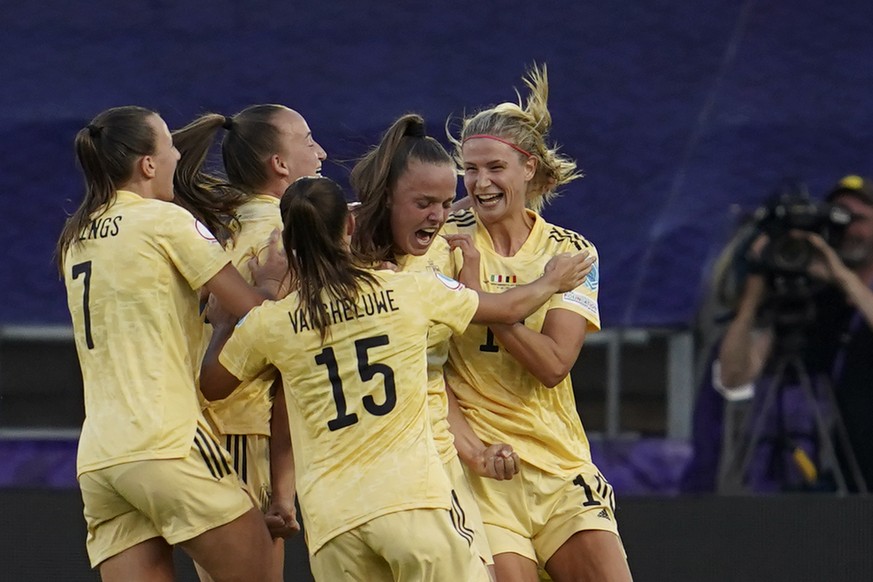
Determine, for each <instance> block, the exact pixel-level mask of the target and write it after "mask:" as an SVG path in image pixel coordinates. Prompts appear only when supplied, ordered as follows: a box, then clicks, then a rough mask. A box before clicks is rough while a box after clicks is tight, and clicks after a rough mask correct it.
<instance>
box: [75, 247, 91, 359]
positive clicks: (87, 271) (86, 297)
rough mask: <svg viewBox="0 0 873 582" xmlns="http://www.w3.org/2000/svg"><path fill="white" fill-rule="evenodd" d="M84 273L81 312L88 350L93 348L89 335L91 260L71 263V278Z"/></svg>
mask: <svg viewBox="0 0 873 582" xmlns="http://www.w3.org/2000/svg"><path fill="white" fill-rule="evenodd" d="M83 274H84V275H85V281H84V283H85V290H84V291H83V292H82V313H83V315H84V317H85V343H86V344H87V345H88V349H89V350H93V349H94V338H93V337H91V303H90V301H91V261H85V262H84V263H77V264H75V265H73V279H78V278H79V275H83Z"/></svg>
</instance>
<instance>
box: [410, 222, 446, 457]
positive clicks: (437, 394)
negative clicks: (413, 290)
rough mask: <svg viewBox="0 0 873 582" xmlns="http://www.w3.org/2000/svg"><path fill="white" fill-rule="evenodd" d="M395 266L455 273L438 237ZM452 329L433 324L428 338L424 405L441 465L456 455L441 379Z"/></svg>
mask: <svg viewBox="0 0 873 582" xmlns="http://www.w3.org/2000/svg"><path fill="white" fill-rule="evenodd" d="M397 266H398V267H400V270H402V271H404V272H410V273H414V272H422V271H433V272H435V273H444V274H447V275H449V276H452V274H453V273H455V272H457V271H458V268H456V267H455V261H454V256H453V254H452V252H451V250H450V249H449V243H447V242H446V241H445V239H443V238H441V237H437V238H436V240H434V241H433V243H431V245H430V248H429V249H428V250H427V253H426V254H424V255H422V256H420V257H417V256H414V255H405V256H402V257H398V258H397ZM451 337H452V330H451V329H449V328H448V327H446V326H444V325H439V324H436V325H433V326H431V328H430V330H429V331H428V335H427V404H428V413H429V415H430V421H431V428H432V430H433V440H434V443H435V444H436V447H437V452H439V455H440V459H442V461H443V463H448V462H449V461H451V460H452V459H453V458H455V457H456V456H457V455H458V451H457V450H455V437H454V436H453V435H452V433H451V430H450V429H449V418H448V413H449V401H448V397H447V396H446V380H445V376H443V369H444V368H445V364H446V360H448V357H449V339H450V338H451Z"/></svg>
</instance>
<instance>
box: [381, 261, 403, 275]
mask: <svg viewBox="0 0 873 582" xmlns="http://www.w3.org/2000/svg"><path fill="white" fill-rule="evenodd" d="M379 269H380V270H382V271H394V272H395V273H396V272H397V271H399V270H400V267H398V266H397V264H396V263H392V262H391V261H382V264H381V265H379Z"/></svg>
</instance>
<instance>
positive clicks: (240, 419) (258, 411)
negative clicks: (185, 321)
mask: <svg viewBox="0 0 873 582" xmlns="http://www.w3.org/2000/svg"><path fill="white" fill-rule="evenodd" d="M222 128H223V129H224V130H225V135H224V138H223V140H222V142H221V155H222V160H223V162H224V169H225V173H226V174H227V178H226V179H225V178H223V177H221V176H219V175H217V174H213V173H209V172H208V171H207V170H206V169H204V162H205V160H206V155H207V152H208V151H209V149H210V147H211V146H212V145H213V143H214V142H215V139H216V135H217V134H218V132H219V131H221V130H222ZM173 141H174V143H175V144H176V147H177V148H178V149H179V151H180V153H181V159H180V161H179V165H178V167H177V168H176V180H175V182H176V196H177V201H178V202H179V203H180V204H181V205H182V206H184V207H185V208H188V209H190V210H191V211H192V213H193V214H195V215H196V216H198V217H201V220H202V221H203V222H204V223H206V224H209V225H212V226H213V229H214V230H215V231H218V232H221V233H222V238H223V239H224V240H225V241H226V247H227V250H228V254H229V255H230V256H231V259H232V261H233V264H234V265H235V266H236V267H237V269H239V271H240V272H241V273H242V274H243V276H244V277H246V278H247V279H250V278H251V273H250V271H249V268H248V262H249V261H250V260H251V259H252V258H253V257H259V256H263V254H264V252H265V251H266V248H267V246H268V241H269V239H270V235H271V233H272V232H273V231H274V230H281V229H282V217H281V215H280V214H279V199H280V198H281V197H282V193H283V192H285V189H286V188H287V187H288V186H289V185H290V184H291V183H292V182H294V180H296V179H297V178H300V177H302V176H313V175H316V174H319V173H320V172H321V164H322V162H323V161H324V160H325V159H326V158H327V154H326V153H325V151H324V149H322V147H321V146H320V145H319V144H318V143H317V142H316V141H315V140H314V139H313V136H312V131H311V130H310V129H309V125H308V124H307V122H306V120H305V119H304V118H303V116H301V115H300V114H299V113H297V112H296V111H294V110H292V109H289V108H287V107H284V106H282V105H274V104H265V105H252V106H250V107H247V108H245V109H243V110H242V111H240V112H239V113H237V114H236V115H234V116H233V117H225V116H223V115H219V114H215V113H208V114H205V115H202V116H200V117H199V118H197V119H196V120H194V121H192V122H191V123H189V124H188V125H186V126H185V127H183V128H182V129H179V130H177V131H175V132H173ZM209 330H211V326H210V327H209ZM209 335H210V334H209V333H207V337H206V342H205V343H204V344H203V346H204V349H205V346H206V344H207V343H208V339H209V337H208V336H209ZM274 380H276V371H275V370H274V369H270V370H266V371H265V372H264V373H263V374H262V375H261V376H259V377H257V378H254V379H252V381H251V382H247V383H246V384H245V385H244V386H241V387H240V388H239V389H238V390H236V391H234V393H233V394H231V395H230V396H229V397H227V398H225V399H222V400H218V401H215V402H206V403H204V405H205V406H206V408H205V412H206V415H207V418H208V420H209V421H210V423H211V424H212V427H213V429H214V430H215V432H216V433H217V434H218V435H219V437H220V439H221V441H222V442H223V443H224V445H225V447H226V448H227V450H228V451H230V455H231V457H232V458H233V466H234V469H235V470H236V471H237V473H239V475H240V477H241V478H242V480H243V482H244V483H245V484H246V487H247V489H248V490H249V492H250V493H251V495H252V496H253V498H254V499H257V500H258V502H259V504H260V506H261V509H262V510H263V511H264V512H265V513H266V515H267V516H269V517H270V520H271V523H275V522H276V521H278V522H279V523H278V527H277V528H275V529H274V528H271V529H272V530H273V534H274V536H276V539H275V540H274V542H273V546H274V561H273V564H274V575H273V577H272V578H271V579H272V580H276V581H280V580H282V572H283V570H284V550H285V543H284V540H283V539H281V537H282V536H287V535H290V534H292V533H294V532H296V531H298V530H299V525H298V524H297V521H296V515H295V513H296V511H295V508H294V497H295V489H294V475H293V466H294V465H293V458H292V452H291V448H290V440H289V438H288V437H287V434H288V429H287V427H286V426H285V423H287V418H288V416H287V414H286V413H285V411H284V394H283V393H282V392H281V391H276V389H275V388H273V382H274ZM274 393H275V394H276V398H275V401H274V397H273V394H274ZM274 410H275V411H276V414H274V413H273V411H274ZM274 432H275V433H276V436H278V438H275V439H273V438H271V435H272V434H273V433H274ZM198 571H199V573H200V577H201V579H202V580H204V581H206V580H208V578H206V576H204V575H203V572H202V571H200V569H199V568H198Z"/></svg>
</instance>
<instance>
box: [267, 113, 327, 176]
mask: <svg viewBox="0 0 873 582" xmlns="http://www.w3.org/2000/svg"><path fill="white" fill-rule="evenodd" d="M273 124H274V125H275V127H276V130H277V131H278V132H279V143H278V147H279V151H278V152H277V153H276V155H277V156H279V158H280V162H281V163H283V164H284V168H285V169H287V172H288V175H287V179H288V182H289V183H290V182H293V181H294V180H296V179H297V178H302V177H303V176H318V175H321V162H323V161H324V160H325V159H326V158H327V153H326V152H325V151H324V149H323V148H322V147H321V146H320V145H318V142H316V141H315V140H314V139H313V138H312V131H311V130H310V129H309V125H308V124H307V123H306V120H305V119H303V116H302V115H300V114H299V113H297V112H296V111H294V110H292V109H283V110H281V111H279V112H277V113H276V114H275V116H274V117H273Z"/></svg>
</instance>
